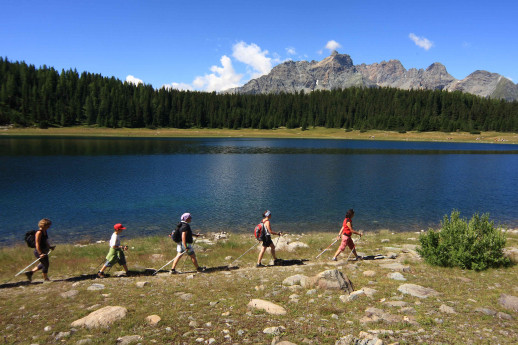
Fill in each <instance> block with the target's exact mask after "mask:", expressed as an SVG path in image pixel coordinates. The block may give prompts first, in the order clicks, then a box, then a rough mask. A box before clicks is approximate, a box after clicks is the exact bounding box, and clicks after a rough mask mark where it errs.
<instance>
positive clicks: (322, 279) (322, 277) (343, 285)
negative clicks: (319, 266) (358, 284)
mask: <svg viewBox="0 0 518 345" xmlns="http://www.w3.org/2000/svg"><path fill="white" fill-rule="evenodd" d="M305 287H318V288H320V289H324V290H341V291H345V292H347V293H351V292H353V291H354V287H353V283H352V282H351V281H350V280H349V278H347V276H346V275H344V274H343V273H342V272H340V271H339V270H327V271H324V272H321V273H319V274H317V275H316V276H314V277H312V278H310V279H307V280H306V281H305Z"/></svg>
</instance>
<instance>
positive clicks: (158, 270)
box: [152, 253, 183, 276]
mask: <svg viewBox="0 0 518 345" xmlns="http://www.w3.org/2000/svg"><path fill="white" fill-rule="evenodd" d="M181 255H183V253H179V254H176V256H175V257H174V258H173V259H172V260H171V261H168V262H167V263H166V264H165V265H164V266H162V267H160V268H159V269H157V270H156V271H155V272H153V274H152V275H153V276H154V275H155V274H157V272H160V270H161V269H162V268H164V267H166V266H167V265H169V264H170V263H171V262H173V261H174V260H175V259H176V258H177V257H178V256H181Z"/></svg>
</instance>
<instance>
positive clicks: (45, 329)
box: [43, 326, 52, 332]
mask: <svg viewBox="0 0 518 345" xmlns="http://www.w3.org/2000/svg"><path fill="white" fill-rule="evenodd" d="M43 330H44V331H45V332H50V331H52V327H50V326H45V328H43Z"/></svg>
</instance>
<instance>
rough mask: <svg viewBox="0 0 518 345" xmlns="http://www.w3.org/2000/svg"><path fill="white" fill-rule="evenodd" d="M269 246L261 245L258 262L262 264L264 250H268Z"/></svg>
mask: <svg viewBox="0 0 518 345" xmlns="http://www.w3.org/2000/svg"><path fill="white" fill-rule="evenodd" d="M266 248H267V247H261V251H260V252H259V257H258V258H257V264H258V265H260V264H261V260H263V255H264V252H265V251H266Z"/></svg>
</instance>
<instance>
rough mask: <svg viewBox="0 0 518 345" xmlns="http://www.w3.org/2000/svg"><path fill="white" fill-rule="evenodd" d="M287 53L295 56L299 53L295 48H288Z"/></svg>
mask: <svg viewBox="0 0 518 345" xmlns="http://www.w3.org/2000/svg"><path fill="white" fill-rule="evenodd" d="M286 53H287V54H288V55H295V54H297V51H296V50H295V48H293V47H288V48H286Z"/></svg>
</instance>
